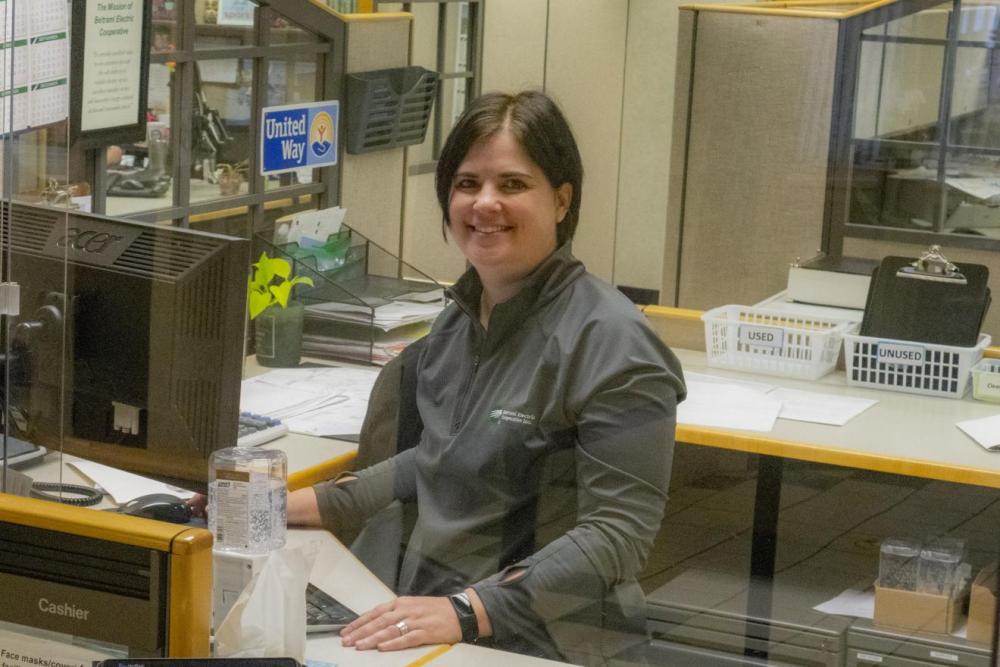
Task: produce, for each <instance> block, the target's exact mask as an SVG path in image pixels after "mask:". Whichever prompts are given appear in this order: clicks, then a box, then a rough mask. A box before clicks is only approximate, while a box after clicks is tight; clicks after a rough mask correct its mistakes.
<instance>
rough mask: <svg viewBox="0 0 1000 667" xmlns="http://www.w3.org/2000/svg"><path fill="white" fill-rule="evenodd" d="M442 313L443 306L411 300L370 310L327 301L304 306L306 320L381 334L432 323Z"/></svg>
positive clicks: (351, 304)
mask: <svg viewBox="0 0 1000 667" xmlns="http://www.w3.org/2000/svg"><path fill="white" fill-rule="evenodd" d="M442 310H444V303H443V302H437V303H416V302H413V301H399V300H396V301H389V302H388V303H385V304H382V305H380V306H376V307H374V308H370V307H368V306H363V305H361V304H354V303H340V302H337V301H330V302H328V303H317V304H315V305H312V306H306V317H307V318H309V319H312V320H325V321H331V322H350V323H353V324H370V325H372V326H375V327H378V328H379V329H381V330H382V331H391V330H393V329H396V328H399V327H402V326H406V325H407V324H413V323H415V322H427V321H429V320H433V319H434V318H435V317H437V316H438V313H440V312H441V311H442Z"/></svg>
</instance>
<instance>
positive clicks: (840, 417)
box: [770, 387, 878, 426]
mask: <svg viewBox="0 0 1000 667" xmlns="http://www.w3.org/2000/svg"><path fill="white" fill-rule="evenodd" d="M770 396H772V397H773V398H776V399H778V400H779V401H781V414H779V415H778V417H780V418H781V419H794V420H796V421H803V422H815V423H817V424H830V425H831V426H843V425H844V424H846V423H847V422H849V421H851V420H852V419H854V418H855V417H857V416H858V415H860V414H861V413H862V412H864V411H865V410H867V409H868V408H870V407H871V406H873V405H875V404H876V403H878V401H876V400H874V399H871V398H858V397H856V396H833V395H831V394H821V393H819V392H814V391H798V390H795V389H785V388H784V387H778V388H777V389H775V390H774V391H772V392H771V394H770Z"/></svg>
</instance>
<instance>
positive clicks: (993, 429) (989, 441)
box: [955, 415, 1000, 452]
mask: <svg viewBox="0 0 1000 667" xmlns="http://www.w3.org/2000/svg"><path fill="white" fill-rule="evenodd" d="M955 426H957V427H958V428H960V429H962V430H963V431H965V433H966V434H967V435H968V436H969V437H970V438H972V439H973V440H975V441H976V442H978V443H979V444H980V445H982V446H983V447H984V448H986V449H988V450H990V451H991V452H996V451H1000V415H993V416H992V417H981V418H979V419H968V420H966V421H961V422H956V424H955Z"/></svg>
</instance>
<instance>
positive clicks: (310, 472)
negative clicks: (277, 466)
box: [288, 452, 358, 491]
mask: <svg viewBox="0 0 1000 667" xmlns="http://www.w3.org/2000/svg"><path fill="white" fill-rule="evenodd" d="M357 456H358V453H357V452H347V453H346V454H341V455H340V456H335V457H334V458H332V459H330V460H328V461H323V462H322V463H317V464H316V465H314V466H310V467H308V468H303V469H302V470H299V471H298V472H293V473H292V474H291V475H289V476H288V490H289V491H295V490H296V489H302V488H305V487H307V486H312V485H313V484H317V483H319V482H322V481H324V480H327V479H333V478H334V477H336V476H337V475H339V474H340V473H342V472H345V471H347V470H349V469H350V467H351V464H352V463H354V459H356V458H357Z"/></svg>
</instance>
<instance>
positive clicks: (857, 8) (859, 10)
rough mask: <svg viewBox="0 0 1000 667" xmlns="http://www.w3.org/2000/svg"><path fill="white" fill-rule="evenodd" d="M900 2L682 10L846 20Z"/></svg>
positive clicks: (796, 1) (793, 0)
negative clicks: (839, 7) (832, 8)
mask: <svg viewBox="0 0 1000 667" xmlns="http://www.w3.org/2000/svg"><path fill="white" fill-rule="evenodd" d="M896 2H899V0H876V1H875V2H871V1H870V0H858V1H851V0H847V1H843V0H840V1H838V0H834V1H833V2H824V1H823V0H790V1H788V2H759V3H753V4H732V5H725V4H719V5H702V4H695V5H683V6H681V9H687V10H692V11H699V12H730V13H738V14H764V15H768V14H770V15H773V16H798V17H806V18H826V19H837V20H839V19H846V18H850V17H852V16H857V15H858V14H864V13H866V12H870V11H872V10H873V9H877V8H879V7H884V6H885V5H891V4H894V3H896ZM830 5H833V6H844V7H845V9H843V10H840V11H836V10H829V9H827V10H822V9H810V7H822V6H830Z"/></svg>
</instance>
